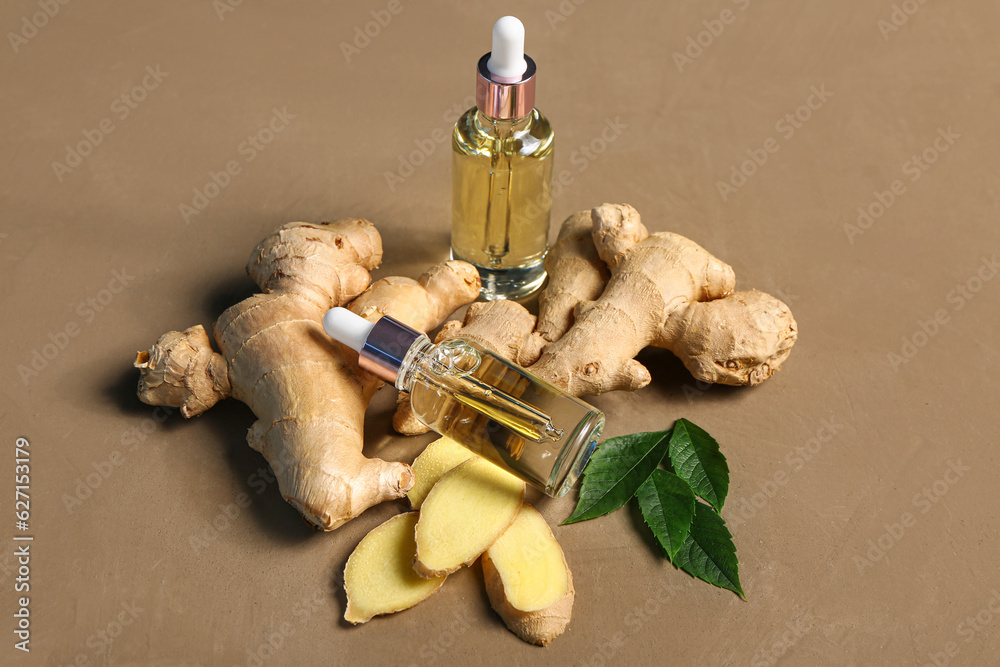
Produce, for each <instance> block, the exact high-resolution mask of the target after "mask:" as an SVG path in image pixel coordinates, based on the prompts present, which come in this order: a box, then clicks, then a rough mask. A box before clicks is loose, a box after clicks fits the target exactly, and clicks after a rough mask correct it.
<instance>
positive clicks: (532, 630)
mask: <svg viewBox="0 0 1000 667" xmlns="http://www.w3.org/2000/svg"><path fill="white" fill-rule="evenodd" d="M483 579H484V580H485V582H486V593H487V595H488V596H489V598H490V604H491V605H492V606H493V609H494V610H495V611H496V612H497V613H498V614H499V615H500V618H502V619H503V621H504V623H506V624H507V627H508V628H509V629H510V630H511V632H513V633H514V634H516V635H517V636H518V637H520V638H521V639H523V640H524V641H526V642H528V643H530V644H537V645H539V646H545V645H547V644H548V643H549V642H551V641H552V640H553V639H555V638H556V637H558V636H559V635H561V634H562V633H563V631H564V630H565V629H566V626H567V625H569V620H570V616H571V614H572V612H573V599H574V597H575V591H574V589H573V575H572V573H570V570H569V566H568V565H566V557H565V555H564V554H563V550H562V547H560V546H559V543H558V542H556V538H555V537H554V536H553V535H552V531H551V530H550V529H549V526H548V524H547V523H545V519H544V518H543V517H542V515H541V514H539V513H538V511H537V510H535V508H533V507H531V506H530V505H522V506H521V510H520V512H519V513H518V516H517V518H516V519H515V520H514V523H512V524H511V525H510V527H509V528H508V529H507V530H506V531H504V533H503V535H501V536H500V538H499V539H497V541H496V542H494V543H493V545H492V546H490V548H489V549H487V550H486V553H484V554H483Z"/></svg>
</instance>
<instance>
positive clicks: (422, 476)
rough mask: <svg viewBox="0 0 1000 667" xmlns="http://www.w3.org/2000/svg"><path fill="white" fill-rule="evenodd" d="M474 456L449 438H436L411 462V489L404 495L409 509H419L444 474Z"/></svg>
mask: <svg viewBox="0 0 1000 667" xmlns="http://www.w3.org/2000/svg"><path fill="white" fill-rule="evenodd" d="M473 456H475V454H473V453H472V452H471V451H470V450H468V449H466V448H465V447H463V446H462V445H460V444H458V443H457V442H455V441H454V440H452V439H451V438H447V437H444V438H438V439H437V440H435V441H434V442H432V443H431V444H429V445H427V447H426V448H425V449H424V451H422V452H421V453H420V456H418V457H417V458H416V459H414V461H413V466H412V468H413V477H414V483H413V488H411V489H410V490H409V492H408V493H407V494H406V496H407V498H409V499H410V507H412V508H413V509H415V510H418V509H420V504H421V503H422V502H424V498H426V497H427V494H428V493H430V490H431V487H433V486H434V485H435V484H437V481H438V480H439V479H441V478H442V477H444V475H445V473H447V472H448V471H450V470H451V469H452V468H455V467H456V466H458V465H459V464H461V463H464V462H466V461H468V460H469V459H471V458H472V457H473Z"/></svg>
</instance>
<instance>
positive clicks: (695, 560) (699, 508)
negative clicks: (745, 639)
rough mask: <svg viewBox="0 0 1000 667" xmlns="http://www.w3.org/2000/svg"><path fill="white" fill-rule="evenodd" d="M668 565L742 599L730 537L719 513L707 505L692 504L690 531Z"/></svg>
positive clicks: (737, 564) (731, 537)
mask: <svg viewBox="0 0 1000 667" xmlns="http://www.w3.org/2000/svg"><path fill="white" fill-rule="evenodd" d="M671 561H672V562H673V564H674V565H676V566H677V567H679V568H680V569H682V570H684V571H685V572H687V573H688V574H690V575H691V576H694V577H697V578H699V579H702V580H704V581H707V582H708V583H710V584H713V585H715V586H718V587H719V588H725V589H727V590H730V591H732V592H734V593H736V594H737V595H739V596H740V597H741V598H743V599H744V600H745V599H746V596H745V595H744V594H743V587H742V586H741V585H740V563H739V560H738V559H737V558H736V546H735V545H733V536H732V535H731V534H730V533H729V529H728V528H726V522H725V521H723V519H722V517H721V516H719V513H718V512H716V511H715V510H714V509H712V508H711V507H709V506H708V505H706V504H704V503H697V504H696V507H695V511H694V521H692V522H691V531H690V532H689V533H688V536H687V539H686V540H685V541H684V544H682V545H681V548H680V549H678V550H677V553H676V554H674V557H673V558H672V559H671Z"/></svg>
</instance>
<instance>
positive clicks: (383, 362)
mask: <svg viewBox="0 0 1000 667" xmlns="http://www.w3.org/2000/svg"><path fill="white" fill-rule="evenodd" d="M422 337H424V334H422V333H420V332H419V331H417V330H416V329H411V328H410V327H408V326H406V325H405V324H403V323H402V322H400V321H399V320H395V319H393V318H391V317H389V316H388V315H386V316H384V317H383V318H382V319H380V320H379V321H378V322H376V323H375V324H374V325H373V326H372V329H371V331H370V332H369V333H368V338H366V339H365V344H364V345H363V346H362V348H361V349H360V350H359V351H358V365H359V366H361V368H363V369H364V370H366V371H368V372H369V373H371V374H373V375H375V376H377V377H379V378H381V379H383V380H385V381H386V382H395V381H396V376H397V375H398V374H399V369H400V368H401V367H402V365H403V360H404V359H405V358H406V353H407V352H408V351H409V350H410V348H411V347H412V346H413V344H414V343H415V342H416V341H417V340H419V339H420V338H422Z"/></svg>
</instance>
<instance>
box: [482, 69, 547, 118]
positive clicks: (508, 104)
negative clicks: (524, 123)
mask: <svg viewBox="0 0 1000 667" xmlns="http://www.w3.org/2000/svg"><path fill="white" fill-rule="evenodd" d="M489 59H490V54H489V53H487V54H486V55H485V56H483V57H482V58H480V59H479V63H478V65H477V67H476V106H477V107H479V110H480V111H482V112H483V113H484V114H486V115H487V116H489V117H490V118H499V119H510V118H523V117H524V116H527V115H528V114H529V113H531V110H532V109H534V108H535V61H534V60H532V59H531V58H529V57H528V56H524V60H525V62H526V63H527V65H528V67H527V69H526V70H525V71H524V74H522V75H521V77H520V78H519V79H517V80H501V79H500V78H499V77H497V76H495V75H494V74H493V73H492V72H490V69H489V67H488V65H487V63H488V62H489Z"/></svg>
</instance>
